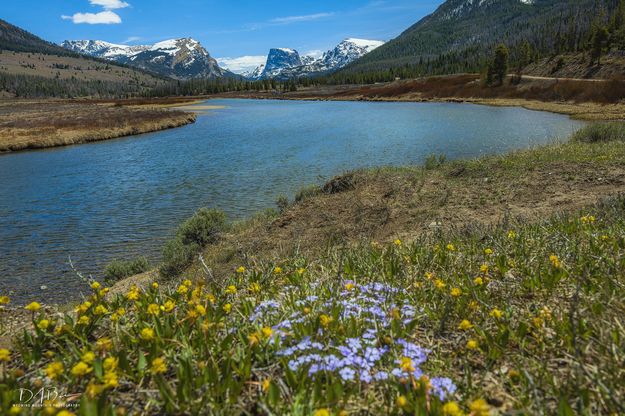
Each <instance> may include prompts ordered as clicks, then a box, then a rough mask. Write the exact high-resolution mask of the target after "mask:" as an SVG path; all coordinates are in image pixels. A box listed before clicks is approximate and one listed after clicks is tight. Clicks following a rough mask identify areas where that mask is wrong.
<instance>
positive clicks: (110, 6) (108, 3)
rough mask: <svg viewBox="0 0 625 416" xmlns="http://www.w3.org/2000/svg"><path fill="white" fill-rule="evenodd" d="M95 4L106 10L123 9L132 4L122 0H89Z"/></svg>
mask: <svg viewBox="0 0 625 416" xmlns="http://www.w3.org/2000/svg"><path fill="white" fill-rule="evenodd" d="M89 3H91V4H92V5H94V6H102V7H103V8H104V10H114V9H123V8H124V7H128V6H130V4H128V3H126V2H125V1H121V0H89Z"/></svg>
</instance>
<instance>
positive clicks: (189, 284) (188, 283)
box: [182, 279, 193, 287]
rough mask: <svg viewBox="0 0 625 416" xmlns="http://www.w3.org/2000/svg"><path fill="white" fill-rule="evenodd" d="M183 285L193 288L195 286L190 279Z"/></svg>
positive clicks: (184, 281)
mask: <svg viewBox="0 0 625 416" xmlns="http://www.w3.org/2000/svg"><path fill="white" fill-rule="evenodd" d="M182 284H183V285H185V286H186V287H191V286H193V283H191V281H190V280H189V279H185V280H183V281H182Z"/></svg>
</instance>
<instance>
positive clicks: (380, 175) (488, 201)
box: [194, 142, 625, 277]
mask: <svg viewBox="0 0 625 416" xmlns="http://www.w3.org/2000/svg"><path fill="white" fill-rule="evenodd" d="M623 160H625V143H615V142H613V143H607V144H591V145H589V144H580V143H569V144H563V145H553V146H547V147H541V148H537V149H535V150H528V151H520V152H516V153H513V154H511V155H504V156H497V157H488V158H484V159H477V160H472V161H457V162H452V163H448V164H444V165H442V166H440V167H437V168H434V169H425V168H424V167H409V168H380V169H373V170H367V171H359V172H356V173H354V174H350V175H352V176H351V177H350V178H349V181H348V182H349V184H350V186H342V187H338V188H337V187H333V186H328V185H327V186H326V187H325V189H321V190H320V191H319V192H318V193H317V194H316V195H313V196H311V197H308V198H305V199H303V200H302V201H300V202H298V203H295V204H292V205H291V206H290V207H289V208H288V209H287V210H286V211H285V212H284V214H282V215H280V216H279V217H277V218H274V219H270V220H268V219H267V217H262V216H261V217H258V218H256V219H252V220H250V221H249V222H248V223H247V224H246V226H244V227H239V228H236V229H235V230H236V232H233V233H232V234H230V235H228V236H227V237H226V238H225V239H224V240H223V241H222V242H221V243H219V244H217V245H214V246H210V247H209V248H207V250H206V251H205V253H204V258H205V259H206V261H207V263H208V264H209V266H210V267H211V268H212V270H213V273H214V274H215V275H216V276H217V277H226V276H227V275H228V273H232V271H233V270H234V269H236V267H237V266H238V265H240V264H250V262H251V263H254V262H263V261H266V260H267V259H276V260H277V261H279V259H282V258H286V257H289V256H292V255H293V253H295V252H297V253H305V255H307V254H310V255H312V256H319V255H323V253H324V252H325V250H326V248H327V247H331V246H333V245H336V244H351V243H358V242H361V241H392V240H393V239H395V238H401V239H402V240H412V239H415V238H417V237H418V236H420V235H422V234H424V233H432V232H437V231H439V230H454V229H462V228H465V227H471V226H472V225H477V224H480V225H495V224H498V223H502V222H505V221H506V220H507V219H509V218H523V219H527V220H529V221H532V222H533V221H536V220H541V219H543V218H546V217H548V216H549V215H551V214H553V213H554V212H559V211H562V210H575V209H578V208H581V207H584V206H587V205H590V204H594V203H595V202H596V201H597V200H598V199H600V198H602V197H605V196H607V195H611V194H618V193H622V192H624V191H625V165H624V164H623ZM343 178H344V177H343ZM334 182H335V183H337V182H336V180H335V181H334ZM339 182H340V181H339ZM194 273H196V276H198V277H200V276H202V275H203V274H204V271H203V269H202V267H199V266H197V268H196V269H195V270H194Z"/></svg>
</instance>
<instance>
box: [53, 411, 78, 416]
mask: <svg viewBox="0 0 625 416" xmlns="http://www.w3.org/2000/svg"><path fill="white" fill-rule="evenodd" d="M56 416H76V414H75V413H73V412H70V411H69V410H61V411H60V412H59V413H57V414H56Z"/></svg>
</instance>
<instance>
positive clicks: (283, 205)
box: [276, 195, 289, 214]
mask: <svg viewBox="0 0 625 416" xmlns="http://www.w3.org/2000/svg"><path fill="white" fill-rule="evenodd" d="M276 206H277V207H278V211H279V212H280V214H284V211H286V209H287V208H288V207H289V198H287V197H286V196H284V195H279V196H278V198H277V199H276Z"/></svg>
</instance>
